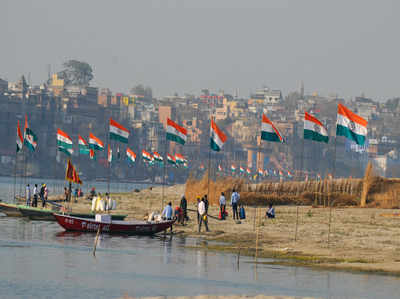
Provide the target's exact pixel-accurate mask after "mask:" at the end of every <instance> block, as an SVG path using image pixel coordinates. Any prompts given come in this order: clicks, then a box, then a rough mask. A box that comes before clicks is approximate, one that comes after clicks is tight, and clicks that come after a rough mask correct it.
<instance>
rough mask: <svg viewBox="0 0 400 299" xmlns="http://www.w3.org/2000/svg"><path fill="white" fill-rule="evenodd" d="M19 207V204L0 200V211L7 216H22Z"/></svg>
mask: <svg viewBox="0 0 400 299" xmlns="http://www.w3.org/2000/svg"><path fill="white" fill-rule="evenodd" d="M19 207H20V205H16V204H11V203H4V202H0V212H1V213H4V214H6V215H7V216H9V217H22V214H21V211H20V210H19Z"/></svg>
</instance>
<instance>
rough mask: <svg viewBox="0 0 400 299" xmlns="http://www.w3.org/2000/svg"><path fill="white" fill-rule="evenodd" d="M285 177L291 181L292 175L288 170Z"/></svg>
mask: <svg viewBox="0 0 400 299" xmlns="http://www.w3.org/2000/svg"><path fill="white" fill-rule="evenodd" d="M287 176H288V178H289V179H291V178H292V177H293V175H292V173H291V172H290V170H288V172H287Z"/></svg>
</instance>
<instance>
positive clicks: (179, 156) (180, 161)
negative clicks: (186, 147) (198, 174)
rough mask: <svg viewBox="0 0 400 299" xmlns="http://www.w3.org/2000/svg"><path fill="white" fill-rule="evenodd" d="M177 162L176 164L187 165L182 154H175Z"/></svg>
mask: <svg viewBox="0 0 400 299" xmlns="http://www.w3.org/2000/svg"><path fill="white" fill-rule="evenodd" d="M175 161H176V164H183V163H185V157H183V156H182V155H181V154H175Z"/></svg>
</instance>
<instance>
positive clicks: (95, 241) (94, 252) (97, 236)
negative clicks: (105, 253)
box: [93, 224, 101, 256]
mask: <svg viewBox="0 0 400 299" xmlns="http://www.w3.org/2000/svg"><path fill="white" fill-rule="evenodd" d="M100 232H101V224H99V229H98V230H97V234H96V238H95V240H94V246H93V256H96V247H97V242H98V241H99V236H100Z"/></svg>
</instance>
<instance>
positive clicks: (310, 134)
mask: <svg viewBox="0 0 400 299" xmlns="http://www.w3.org/2000/svg"><path fill="white" fill-rule="evenodd" d="M304 139H311V140H314V141H318V142H325V143H328V142H329V137H328V131H327V130H326V128H325V127H324V125H323V124H322V123H321V122H320V121H319V120H318V119H317V118H315V117H314V116H312V115H311V114H310V113H307V112H304Z"/></svg>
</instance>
